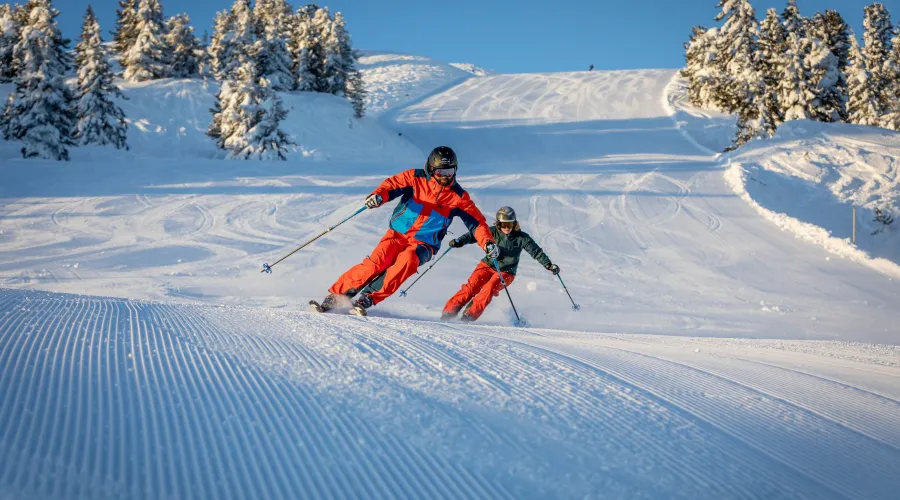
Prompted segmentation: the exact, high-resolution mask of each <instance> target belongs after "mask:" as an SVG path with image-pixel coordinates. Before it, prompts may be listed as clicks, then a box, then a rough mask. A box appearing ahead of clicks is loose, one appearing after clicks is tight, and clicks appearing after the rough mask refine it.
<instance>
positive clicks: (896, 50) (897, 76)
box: [881, 34, 900, 130]
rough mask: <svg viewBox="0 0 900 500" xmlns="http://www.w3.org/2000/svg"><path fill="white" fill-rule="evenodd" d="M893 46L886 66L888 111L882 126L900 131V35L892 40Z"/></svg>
mask: <svg viewBox="0 0 900 500" xmlns="http://www.w3.org/2000/svg"><path fill="white" fill-rule="evenodd" d="M891 45H892V48H891V53H890V55H889V56H888V60H887V62H886V63H885V64H884V76H885V78H886V86H885V98H884V99H883V100H884V102H885V105H886V110H885V113H884V115H883V116H882V118H881V126H882V127H885V128H889V129H892V130H900V34H898V35H897V36H895V37H894V38H893V39H892V40H891Z"/></svg>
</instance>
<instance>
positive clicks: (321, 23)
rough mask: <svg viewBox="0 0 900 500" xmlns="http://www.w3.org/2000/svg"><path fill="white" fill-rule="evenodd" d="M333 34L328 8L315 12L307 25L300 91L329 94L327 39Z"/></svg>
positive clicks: (300, 71)
mask: <svg viewBox="0 0 900 500" xmlns="http://www.w3.org/2000/svg"><path fill="white" fill-rule="evenodd" d="M330 32H331V15H330V14H329V12H328V8H327V7H323V8H321V9H318V10H316V11H315V14H314V15H313V17H312V18H310V20H309V23H308V25H307V30H306V33H307V36H306V46H305V47H304V52H305V54H303V55H302V56H301V58H302V60H303V62H304V65H303V66H300V67H298V70H297V78H298V85H297V88H298V90H308V91H311V92H328V91H329V89H330V86H329V84H328V75H327V74H325V39H326V38H327V36H328V33H330Z"/></svg>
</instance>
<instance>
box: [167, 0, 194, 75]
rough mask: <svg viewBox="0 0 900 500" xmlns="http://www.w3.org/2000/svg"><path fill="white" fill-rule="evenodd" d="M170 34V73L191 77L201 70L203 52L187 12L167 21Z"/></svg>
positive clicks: (168, 37) (168, 42) (168, 40)
mask: <svg viewBox="0 0 900 500" xmlns="http://www.w3.org/2000/svg"><path fill="white" fill-rule="evenodd" d="M166 24H167V25H168V26H167V27H168V34H167V35H166V45H167V46H168V47H170V49H171V52H170V54H169V59H170V64H169V75H170V76H172V77H175V78H190V77H192V76H196V75H197V74H199V72H200V60H199V58H198V54H201V53H202V50H201V48H200V42H199V40H197V37H196V36H194V28H193V27H191V19H190V18H189V17H188V15H187V14H179V15H177V16H173V17H171V18H169V20H168V22H167V23H166Z"/></svg>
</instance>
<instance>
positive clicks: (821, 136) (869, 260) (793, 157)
mask: <svg viewBox="0 0 900 500" xmlns="http://www.w3.org/2000/svg"><path fill="white" fill-rule="evenodd" d="M664 99H665V101H666V102H667V103H668V105H669V106H670V108H671V110H672V118H673V119H674V120H675V122H676V126H677V127H678V128H679V130H681V131H682V132H683V133H684V135H685V137H686V138H688V140H690V141H691V142H693V143H695V144H696V145H698V146H701V147H704V148H706V149H707V150H709V151H711V152H713V151H721V150H722V149H724V147H725V146H727V145H729V144H730V143H731V138H732V137H733V136H734V130H735V129H734V127H735V125H734V117H733V116H729V115H727V114H724V113H721V112H717V111H714V110H704V109H699V108H696V107H693V106H692V105H691V104H690V102H689V101H688V99H687V95H686V92H685V81H684V80H683V79H682V78H680V77H678V76H677V75H676V76H675V77H674V78H673V79H672V81H671V82H670V84H669V87H668V88H667V89H666V95H665V97H664ZM898 154H900V134H897V133H895V132H891V131H888V130H884V129H878V128H873V127H862V126H858V125H850V124H842V123H820V122H813V121H808V120H800V121H790V122H787V123H785V124H783V125H782V126H781V127H780V128H779V130H778V132H777V133H776V135H775V137H773V138H772V139H770V140H762V141H754V142H751V143H749V144H747V145H745V146H744V147H742V148H741V149H739V150H737V151H735V152H732V153H729V154H726V155H722V156H721V157H720V161H721V162H722V163H723V164H724V165H726V166H727V168H726V169H725V180H726V182H728V184H729V186H731V188H732V189H733V190H734V192H735V194H737V195H738V196H739V197H741V198H742V199H743V200H744V201H746V202H747V203H748V204H749V205H750V206H751V207H753V209H754V210H756V211H757V212H758V213H759V214H760V215H762V216H763V217H765V218H766V219H768V220H770V221H772V222H774V223H775V224H776V225H777V226H778V227H780V228H781V229H782V230H787V231H791V232H793V233H794V234H796V235H797V236H798V237H800V238H802V239H804V240H807V241H810V242H813V243H815V244H817V245H821V246H822V247H824V248H825V249H827V250H828V251H829V252H831V253H833V254H836V255H839V256H841V257H844V258H849V259H853V260H856V261H858V262H861V263H864V264H866V265H868V266H871V267H873V268H875V269H878V270H879V271H880V272H882V273H885V274H887V275H889V276H892V277H900V266H898V265H897V264H896V263H898V262H900V233H898V231H897V229H896V227H894V226H893V225H884V224H882V223H880V222H877V221H875V220H874V219H875V215H876V213H875V210H876V209H878V210H880V211H883V212H884V213H888V214H894V215H897V214H900V210H898V207H900V189H898V188H900V186H898V179H897V161H896V158H897V157H898ZM854 206H855V207H857V233H856V237H857V239H856V244H855V245H854V244H853V243H852V242H851V238H852V227H853V225H852V221H853V219H852V208H853V207H854Z"/></svg>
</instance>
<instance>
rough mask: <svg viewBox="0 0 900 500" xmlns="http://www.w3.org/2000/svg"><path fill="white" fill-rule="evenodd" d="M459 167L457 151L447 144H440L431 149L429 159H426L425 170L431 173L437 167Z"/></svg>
mask: <svg viewBox="0 0 900 500" xmlns="http://www.w3.org/2000/svg"><path fill="white" fill-rule="evenodd" d="M456 167H457V163H456V153H454V152H453V150H452V149H450V148H449V147H447V146H438V147H436V148H434V149H432V150H431V154H430V155H428V159H427V160H425V171H426V172H428V175H431V173H432V170H433V169H435V168H453V169H455V168H456Z"/></svg>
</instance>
